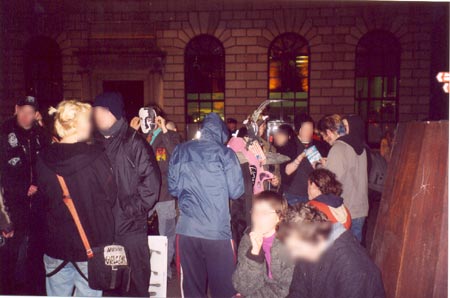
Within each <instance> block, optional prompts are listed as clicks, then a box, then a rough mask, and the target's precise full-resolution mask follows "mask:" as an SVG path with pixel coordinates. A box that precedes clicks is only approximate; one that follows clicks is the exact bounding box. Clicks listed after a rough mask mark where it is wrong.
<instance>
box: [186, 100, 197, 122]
mask: <svg viewBox="0 0 450 298" xmlns="http://www.w3.org/2000/svg"><path fill="white" fill-rule="evenodd" d="M187 113H188V116H187V118H188V119H187V122H188V123H192V122H198V118H199V116H200V114H199V109H198V103H197V102H189V103H188V111H187Z"/></svg>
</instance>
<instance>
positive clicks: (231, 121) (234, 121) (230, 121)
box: [227, 118, 238, 124]
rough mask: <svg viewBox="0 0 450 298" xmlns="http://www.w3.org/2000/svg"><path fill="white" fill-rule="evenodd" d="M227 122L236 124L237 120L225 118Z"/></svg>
mask: <svg viewBox="0 0 450 298" xmlns="http://www.w3.org/2000/svg"><path fill="white" fill-rule="evenodd" d="M227 123H234V124H237V123H238V122H237V120H236V119H234V118H227Z"/></svg>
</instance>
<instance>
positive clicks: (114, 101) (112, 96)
mask: <svg viewBox="0 0 450 298" xmlns="http://www.w3.org/2000/svg"><path fill="white" fill-rule="evenodd" d="M93 106H94V107H103V108H107V109H108V110H109V111H110V112H111V114H113V115H114V117H116V119H117V120H119V119H120V118H122V116H123V112H124V103H123V97H122V95H121V94H120V93H119V92H105V93H102V94H99V95H97V97H96V98H95V101H94V105H93Z"/></svg>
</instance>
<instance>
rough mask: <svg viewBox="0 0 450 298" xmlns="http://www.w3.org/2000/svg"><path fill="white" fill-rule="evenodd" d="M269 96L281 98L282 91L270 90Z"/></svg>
mask: <svg viewBox="0 0 450 298" xmlns="http://www.w3.org/2000/svg"><path fill="white" fill-rule="evenodd" d="M269 98H270V99H281V92H270V93H269Z"/></svg>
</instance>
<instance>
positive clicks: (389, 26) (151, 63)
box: [0, 0, 448, 130]
mask: <svg viewBox="0 0 450 298" xmlns="http://www.w3.org/2000/svg"><path fill="white" fill-rule="evenodd" d="M446 13H447V14H446ZM1 19H2V20H1V22H2V23H1V25H2V28H3V30H2V33H1V34H2V35H1V36H0V38H1V40H2V43H1V51H2V53H3V55H2V56H1V61H0V62H1V66H2V75H1V77H0V79H1V85H0V92H1V93H0V100H1V118H2V119H4V118H5V117H6V116H8V115H10V114H11V112H12V111H13V106H14V103H15V100H17V99H18V98H20V97H22V96H25V95H26V93H27V92H28V91H27V86H26V85H27V82H26V80H27V79H26V78H25V74H24V69H25V71H27V70H26V69H27V66H26V65H24V63H25V62H24V61H26V59H24V55H25V54H26V51H27V50H26V47H27V44H28V46H29V43H30V41H31V40H33V39H35V38H38V37H46V38H49V39H51V40H53V41H54V42H55V43H56V45H57V46H58V47H59V49H60V53H61V57H60V59H61V65H62V72H61V73H62V76H61V86H60V88H61V92H62V96H63V97H64V98H76V99H82V100H88V101H89V100H92V99H93V97H94V96H95V95H96V94H97V93H99V92H101V91H103V89H105V81H127V80H130V81H134V82H141V84H142V85H143V86H142V88H143V101H144V103H145V104H148V103H152V102H155V103H158V104H160V105H161V106H162V107H163V108H164V110H165V111H166V112H167V114H168V115H169V117H170V119H172V120H174V121H175V122H177V123H178V124H179V126H180V129H181V130H184V123H185V122H186V111H187V110H186V92H185V70H186V69H185V64H184V61H185V49H186V46H187V44H188V43H189V42H190V41H191V40H192V39H193V38H194V37H196V36H199V35H202V34H205V35H210V36H213V37H215V38H217V39H218V40H219V41H220V42H221V43H222V45H223V49H224V56H225V58H224V59H225V70H224V71H225V87H224V88H225V90H224V114H225V115H224V116H225V117H234V118H236V119H238V121H242V120H243V119H244V118H245V117H246V116H247V115H248V114H249V113H250V112H251V111H253V110H254V109H255V108H256V107H257V106H258V105H259V104H260V103H261V102H262V101H263V100H264V99H266V98H268V96H269V94H268V88H269V86H268V75H269V74H268V71H269V70H268V69H269V68H268V50H269V47H270V45H271V43H272V41H273V40H274V39H275V38H276V37H277V36H279V35H280V34H283V33H286V32H292V33H296V34H298V35H300V36H302V37H303V38H304V39H306V41H307V43H308V47H309V76H308V79H309V86H308V91H307V92H308V95H307V96H308V99H307V100H308V110H309V113H310V114H311V115H312V116H313V117H314V118H315V119H317V118H318V117H320V116H321V115H323V114H328V113H343V114H347V113H354V112H355V98H356V94H355V93H356V91H355V90H356V88H355V82H356V80H355V73H356V69H355V65H356V62H355V59H356V57H355V55H356V54H355V53H356V48H357V45H358V42H359V41H360V40H361V38H362V37H363V36H364V35H365V34H366V33H369V32H371V31H374V30H383V31H387V32H389V33H391V34H392V35H393V36H394V37H395V38H396V39H397V41H398V43H399V45H400V48H401V52H400V62H399V63H400V65H399V68H400V70H399V80H398V89H397V92H398V96H397V100H398V103H397V104H398V106H397V110H398V112H397V113H398V115H397V119H396V120H398V121H409V120H421V119H424V118H428V117H429V109H430V90H431V87H432V86H431V84H433V83H432V82H433V79H434V75H433V74H432V73H431V72H432V68H431V64H432V57H433V53H432V32H433V30H434V28H435V27H436V26H448V3H435V4H433V3H405V2H399V3H397V2H390V3H389V2H383V3H381V2H365V3H359V2H349V3H344V2H313V1H312V2H297V1H266V0H261V1H257V0H253V1H237V0H210V1H207V0H199V1H172V0H170V1H141V0H129V1H118V0H112V1H85V0H79V1H49V0H42V1H23V0H18V1H4V3H3V6H2V12H1ZM442 21H444V23H442ZM439 22H441V23H440V25H439ZM31 48H32V49H33V46H31ZM28 51H29V49H28ZM447 53H448V41H447ZM31 71H32V70H31Z"/></svg>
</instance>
